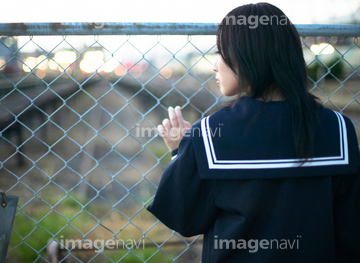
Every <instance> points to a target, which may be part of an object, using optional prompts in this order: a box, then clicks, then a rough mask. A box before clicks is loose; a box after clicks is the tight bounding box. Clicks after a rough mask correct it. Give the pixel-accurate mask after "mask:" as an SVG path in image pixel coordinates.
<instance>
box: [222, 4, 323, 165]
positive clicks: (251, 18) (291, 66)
mask: <svg viewBox="0 0 360 263" xmlns="http://www.w3.org/2000/svg"><path fill="white" fill-rule="evenodd" d="M217 48H218V52H219V54H220V55H221V57H222V58H223V60H224V62H225V63H226V64H227V65H228V66H229V68H230V69H231V70H232V71H233V72H234V73H235V74H236V76H237V77H238V80H239V92H238V94H241V93H242V92H244V91H246V93H247V96H249V97H252V98H255V99H263V100H264V99H265V100H266V98H267V97H268V96H270V94H273V93H274V92H277V93H279V94H281V96H282V97H283V98H284V99H286V100H287V101H289V102H290V105H291V115H292V126H293V131H294V142H295V150H296V156H297V157H298V158H303V159H304V160H306V159H308V158H310V157H312V155H313V145H314V132H315V128H316V123H317V119H318V117H317V112H318V110H317V108H318V107H319V106H320V105H319V104H318V103H317V102H316V97H314V96H313V95H311V94H310V93H309V92H308V89H307V75H306V68H305V61H304V57H303V51H302V47H301V41H300V37H299V34H298V32H297V30H296V28H295V26H294V25H293V24H292V23H291V22H290V20H289V19H288V17H287V16H286V15H285V14H284V13H283V12H282V11H281V10H280V9H279V8H277V7H275V6H273V5H271V4H268V3H258V4H248V5H243V6H240V7H237V8H235V9H234V10H232V11H231V12H230V13H229V14H227V16H225V17H224V19H223V20H222V21H221V23H220V24H219V27H218V31H217Z"/></svg>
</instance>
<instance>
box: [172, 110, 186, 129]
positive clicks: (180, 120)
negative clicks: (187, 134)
mask: <svg viewBox="0 0 360 263" xmlns="http://www.w3.org/2000/svg"><path fill="white" fill-rule="evenodd" d="M174 111H175V115H176V119H177V122H178V124H179V128H180V129H183V128H184V126H185V125H184V119H183V116H182V113H181V108H180V107H179V106H176V107H175V110H174Z"/></svg>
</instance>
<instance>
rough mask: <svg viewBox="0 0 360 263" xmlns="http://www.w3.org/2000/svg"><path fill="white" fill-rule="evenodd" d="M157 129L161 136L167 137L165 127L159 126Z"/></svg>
mask: <svg viewBox="0 0 360 263" xmlns="http://www.w3.org/2000/svg"><path fill="white" fill-rule="evenodd" d="M157 129H158V132H159V133H160V135H161V136H162V137H164V136H165V135H166V131H165V128H164V126H163V125H158V126H157Z"/></svg>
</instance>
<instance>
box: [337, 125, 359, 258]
mask: <svg viewBox="0 0 360 263" xmlns="http://www.w3.org/2000/svg"><path fill="white" fill-rule="evenodd" d="M346 121H347V122H348V125H347V126H348V131H349V138H351V141H349V144H350V143H351V146H353V147H352V148H353V149H354V150H353V151H352V154H353V155H354V158H355V160H356V159H357V160H358V170H357V173H354V174H348V175H341V176H340V175H339V176H337V177H336V178H334V187H335V191H334V197H333V207H334V226H335V246H336V258H337V260H336V262H348V263H351V262H360V158H359V150H358V149H359V148H358V142H357V140H356V134H355V129H354V127H353V125H352V123H351V122H350V120H348V119H346Z"/></svg>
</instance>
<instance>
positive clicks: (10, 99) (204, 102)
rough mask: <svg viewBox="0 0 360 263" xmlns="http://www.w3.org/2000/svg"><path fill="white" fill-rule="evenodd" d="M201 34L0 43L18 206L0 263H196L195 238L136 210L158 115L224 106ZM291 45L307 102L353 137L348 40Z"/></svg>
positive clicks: (155, 164)
mask: <svg viewBox="0 0 360 263" xmlns="http://www.w3.org/2000/svg"><path fill="white" fill-rule="evenodd" d="M206 30H209V29H208V28H206V27H204V28H203V32H202V33H204V34H203V35H208V36H200V35H191V36H189V35H187V34H186V33H183V35H181V34H179V35H176V36H164V35H162V36H159V35H151V34H148V36H136V35H131V34H130V35H113V36H107V35H95V36H73V35H54V36H30V35H27V36H26V35H25V36H14V37H13V36H3V37H1V39H0V83H1V85H0V132H1V133H0V135H1V137H0V147H1V150H0V190H2V191H4V192H6V194H7V195H16V196H19V197H20V199H19V207H18V213H17V216H16V218H15V222H14V227H13V233H12V236H11V242H10V247H9V249H8V257H7V260H8V262H43V261H45V260H46V261H48V262H53V261H52V258H51V257H50V256H49V251H48V250H51V246H50V245H49V244H50V243H51V242H52V241H55V242H56V243H58V244H59V245H60V248H61V250H60V252H61V253H60V258H59V260H60V261H61V262H200V261H201V237H195V238H184V237H182V236H181V235H179V234H178V233H176V232H173V231H171V230H169V229H167V228H166V227H165V226H164V225H163V224H162V223H161V222H159V221H158V220H157V219H156V218H155V217H153V216H152V215H151V214H150V213H148V212H147V211H146V209H145V207H146V206H147V205H148V204H149V203H150V202H151V200H152V198H153V195H154V194H155V191H156V188H157V185H158V183H159V180H160V177H161V174H162V172H163V171H164V168H165V167H166V165H167V164H168V163H169V161H170V154H169V152H168V151H167V149H166V147H165V145H164V144H163V142H162V138H161V137H160V136H158V135H157V132H156V126H157V125H158V124H159V123H160V122H161V120H162V119H163V118H165V117H166V115H167V108H168V107H169V106H176V105H179V106H181V108H182V109H183V115H184V117H185V119H187V120H189V121H190V122H192V123H193V122H195V121H197V120H198V119H199V118H201V117H203V116H205V115H207V114H210V113H211V112H213V111H215V110H216V109H218V108H219V107H221V105H223V104H224V103H225V102H227V101H228V98H225V97H223V96H221V93H220V91H219V89H218V87H217V85H216V83H215V80H214V72H213V70H212V69H213V66H212V65H213V62H214V60H215V56H216V55H215V51H216V47H215V36H214V35H209V32H206ZM199 31H200V32H201V29H199ZM316 33H319V34H320V32H317V31H316V30H314V31H313V32H312V35H316ZM340 33H341V32H339V34H337V35H340ZM84 35H85V33H84ZM335 35H336V34H335ZM301 40H302V43H303V50H304V56H305V60H306V63H307V70H308V78H309V87H310V90H311V92H313V93H314V94H316V95H317V96H318V97H319V98H320V99H321V100H322V101H323V103H324V105H325V106H327V107H329V108H332V109H334V110H337V111H340V112H341V113H343V114H345V115H347V116H349V117H350V118H351V120H352V121H353V123H354V125H355V127H356V130H357V135H358V138H359V131H360V122H359V120H360V107H359V101H360V100H359V98H360V95H359V94H360V89H359V84H360V74H359V73H360V71H359V66H360V64H359V62H360V45H359V38H358V37H354V36H353V35H349V36H335V37H316V36H312V37H302V39H301ZM269 45H271V43H269ZM174 205H176V204H174Z"/></svg>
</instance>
